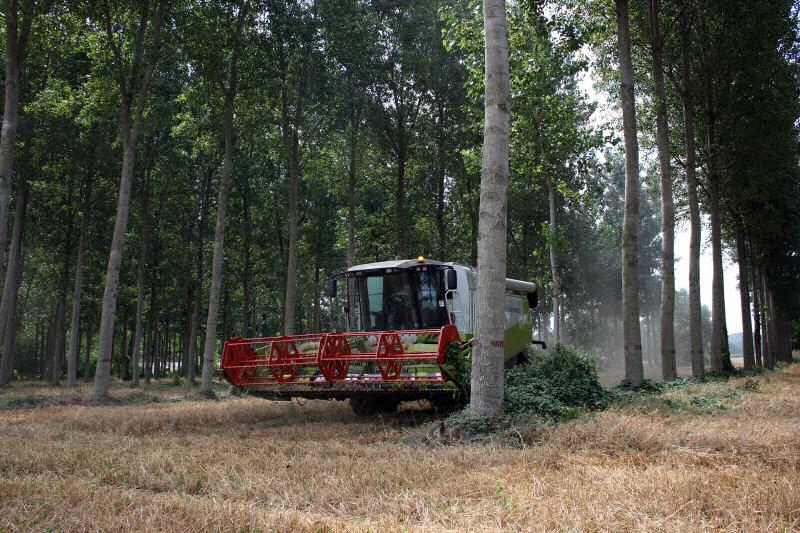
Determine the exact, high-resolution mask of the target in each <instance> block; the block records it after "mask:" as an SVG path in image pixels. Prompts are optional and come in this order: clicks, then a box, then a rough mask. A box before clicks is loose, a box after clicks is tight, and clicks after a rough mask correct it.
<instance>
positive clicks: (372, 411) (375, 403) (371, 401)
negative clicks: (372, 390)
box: [350, 396, 400, 416]
mask: <svg viewBox="0 0 800 533" xmlns="http://www.w3.org/2000/svg"><path fill="white" fill-rule="evenodd" d="M399 405H400V400H398V399H397V398H381V397H375V396H353V397H351V398H350V409H352V410H353V414H355V415H356V416H372V415H376V414H378V413H394V412H395V411H397V407H398V406H399Z"/></svg>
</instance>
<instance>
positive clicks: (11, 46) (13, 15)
mask: <svg viewBox="0 0 800 533" xmlns="http://www.w3.org/2000/svg"><path fill="white" fill-rule="evenodd" d="M21 3H22V13H20V12H19V11H18V10H17V8H18V4H19V2H17V1H9V0H6V3H5V26H6V27H5V30H6V49H5V54H4V59H5V66H6V77H5V99H4V102H3V129H2V133H1V134H0V267H2V265H3V263H4V262H5V251H6V236H7V235H8V213H9V203H10V200H11V179H12V177H13V174H14V150H15V147H16V140H17V124H18V122H19V95H20V71H21V70H22V66H23V65H24V63H25V56H26V52H27V44H28V36H29V34H30V29H31V22H32V19H33V2H32V0H22V2H21ZM20 15H22V16H20ZM20 19H21V20H20ZM9 264H10V261H9Z"/></svg>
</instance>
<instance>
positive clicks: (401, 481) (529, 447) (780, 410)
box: [0, 365, 800, 532]
mask: <svg viewBox="0 0 800 533" xmlns="http://www.w3.org/2000/svg"><path fill="white" fill-rule="evenodd" d="M82 387H83V388H82V389H81V390H79V391H78V392H79V393H83V394H85V393H87V392H88V386H86V385H83V386H82ZM220 390H221V391H223V390H224V389H222V388H220ZM112 395H113V396H114V397H116V398H117V399H118V401H117V402H116V403H115V404H112V405H107V406H90V405H82V404H77V403H76V400H77V399H78V398H77V397H76V396H75V395H72V394H65V393H63V392H54V391H53V389H49V388H46V387H42V386H41V385H40V384H32V383H21V384H15V385H14V386H12V387H11V388H10V389H7V390H6V391H3V392H0V531H28V530H36V531H43V530H50V531H79V530H80V531H83V530H88V531H144V530H162V531H187V532H188V531H200V530H230V531H468V530H474V531H492V530H498V531H499V530H508V531H552V530H569V531H595V530H614V531H632V530H639V531H641V530H649V531H703V530H708V529H719V530H736V531H786V530H800V365H791V366H789V367H787V368H784V369H781V370H778V371H776V372H774V373H768V374H763V375H760V376H758V377H748V378H737V379H731V380H729V381H727V382H724V381H722V382H720V381H717V382H709V383H701V384H688V385H686V386H681V387H675V388H671V389H667V390H666V391H664V392H662V393H659V394H656V395H654V396H650V397H647V398H642V399H641V400H636V399H633V400H632V401H629V402H622V403H617V404H615V406H613V407H611V408H610V409H608V410H606V411H603V412H597V413H589V414H586V415H583V416H582V417H580V418H578V419H576V420H573V421H571V422H566V423H563V424H559V425H554V426H546V427H543V428H542V429H541V431H540V432H539V434H538V437H537V438H536V439H535V441H533V442H531V443H528V444H525V445H522V446H520V447H510V446H503V445H500V444H497V443H494V444H492V443H490V444H483V445H448V446H444V445H437V446H432V445H424V444H416V445H408V444H401V443H400V441H402V440H403V439H407V438H409V437H410V436H412V435H414V434H417V433H419V432H420V431H421V429H423V428H424V427H430V419H431V418H432V416H433V415H432V414H431V413H426V412H425V411H420V410H414V409H413V408H412V406H410V405H404V409H403V410H402V411H401V412H399V413H397V414H396V415H391V416H383V417H376V418H368V419H362V418H357V417H355V416H354V415H352V414H351V412H350V409H349V408H348V406H347V405H346V404H345V403H342V402H325V401H315V402H306V403H305V404H304V405H299V404H298V403H295V402H291V403H289V402H267V401H264V400H260V399H256V398H249V397H243V398H237V397H232V396H227V397H225V398H224V399H222V400H220V401H202V400H199V399H196V398H195V397H194V396H192V393H191V390H190V389H186V388H180V387H175V386H172V385H170V384H168V383H165V382H162V383H154V384H151V385H150V386H148V387H143V388H142V389H141V390H132V389H130V387H128V386H127V385H125V384H122V383H117V384H115V386H114V388H113V390H112ZM425 424H428V426H426V425H425ZM434 424H436V423H435V422H434Z"/></svg>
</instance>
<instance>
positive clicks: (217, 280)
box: [200, 5, 296, 396]
mask: <svg viewBox="0 0 800 533" xmlns="http://www.w3.org/2000/svg"><path fill="white" fill-rule="evenodd" d="M246 16H247V6H246V5H240V6H239V14H238V17H237V24H236V35H235V37H234V46H233V53H232V55H231V66H230V76H229V79H228V87H227V90H226V91H224V95H223V96H224V97H225V113H224V116H223V128H224V135H225V157H224V159H223V161H222V176H221V177H220V184H219V197H218V199H217V226H216V228H215V230H214V255H213V257H212V261H211V287H210V288H209V294H208V316H207V319H206V340H205V343H204V345H203V378H202V382H201V384H200V394H203V395H205V396H212V395H213V394H214V393H213V391H212V389H211V385H212V378H213V377H214V354H215V352H216V349H217V321H218V319H219V299H220V298H219V297H220V289H221V287H222V254H223V244H224V237H225V211H226V209H227V207H228V183H229V182H230V177H231V173H232V172H233V155H234V149H235V145H234V137H233V135H234V130H233V127H234V124H233V120H234V104H235V101H236V87H237V82H238V78H237V67H238V65H237V61H238V58H239V46H240V43H241V36H242V30H243V28H244V21H245V17H246ZM295 224H296V221H295ZM295 229H296V228H295Z"/></svg>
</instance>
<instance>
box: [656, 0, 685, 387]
mask: <svg viewBox="0 0 800 533" xmlns="http://www.w3.org/2000/svg"><path fill="white" fill-rule="evenodd" d="M659 12H660V9H659V0H650V25H651V26H650V27H651V30H652V34H651V44H652V52H653V85H654V88H655V104H656V145H657V146H658V162H659V167H660V170H661V327H660V330H661V375H662V376H663V378H664V380H665V381H670V380H673V379H675V378H677V377H678V369H677V364H676V361H675V208H674V206H673V201H672V165H671V164H670V146H669V123H668V120H667V96H666V91H665V90H664V58H663V49H664V40H663V36H662V35H661V26H660V24H659V16H660V15H659Z"/></svg>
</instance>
